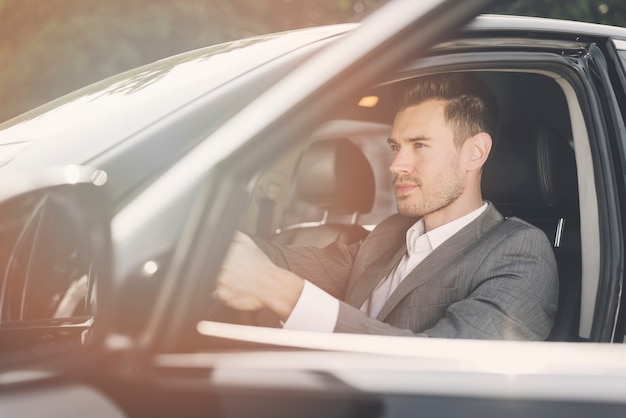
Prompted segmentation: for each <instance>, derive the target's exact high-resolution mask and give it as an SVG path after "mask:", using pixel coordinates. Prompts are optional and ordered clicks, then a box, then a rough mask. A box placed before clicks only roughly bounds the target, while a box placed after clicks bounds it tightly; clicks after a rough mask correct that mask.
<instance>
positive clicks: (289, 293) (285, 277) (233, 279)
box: [215, 232, 304, 321]
mask: <svg viewBox="0 0 626 418" xmlns="http://www.w3.org/2000/svg"><path fill="white" fill-rule="evenodd" d="M303 287H304V281H303V280H302V279H301V278H300V277H298V276H296V275H295V274H293V273H291V272H289V271H287V270H284V269H281V268H280V267H278V266H276V265H275V264H274V263H272V261H271V260H270V259H269V258H268V257H267V255H265V253H264V252H263V251H261V249H260V248H259V247H257V246H256V244H255V243H254V241H252V240H251V239H250V238H249V237H248V236H247V235H245V234H243V233H241V232H237V233H236V235H235V237H234V239H233V242H232V244H231V246H230V249H229V251H228V254H227V255H226V259H225V260H224V263H223V265H222V272H221V273H220V275H219V277H218V279H217V289H216V291H215V295H216V296H217V298H218V299H220V300H221V301H222V302H223V303H224V304H226V305H228V306H230V307H231V308H235V309H238V310H244V311H255V310H259V309H261V308H268V309H270V310H272V311H274V313H276V314H277V315H278V317H279V318H280V319H281V320H283V321H284V320H286V319H287V318H288V317H289V315H290V314H291V311H292V310H293V307H294V306H295V304H296V302H297V301H298V298H299V297H300V293H301V292H302V288H303Z"/></svg>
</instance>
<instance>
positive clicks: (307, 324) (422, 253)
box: [283, 202, 487, 332]
mask: <svg viewBox="0 0 626 418" xmlns="http://www.w3.org/2000/svg"><path fill="white" fill-rule="evenodd" d="M485 209H487V203H486V202H485V203H483V204H482V206H481V207H479V208H478V209H476V210H474V211H473V212H470V213H468V214H467V215H465V216H462V217H460V218H458V219H455V220H454V221H452V222H448V223H447V224H444V225H441V226H439V227H437V228H435V229H433V230H432V231H428V232H427V233H424V221H423V220H422V219H420V220H419V221H417V222H416V223H415V224H414V225H413V226H412V227H411V228H409V230H408V231H407V233H406V248H407V251H406V253H405V254H404V256H403V257H402V259H401V260H400V262H399V263H398V265H397V266H396V268H395V269H394V270H393V271H392V272H391V273H390V274H389V275H388V276H387V277H386V278H385V279H384V280H382V281H381V282H380V283H379V284H378V286H376V288H375V289H374V291H373V292H372V294H371V295H370V297H369V298H368V299H367V300H366V301H365V303H364V304H363V306H361V310H362V311H363V312H366V313H367V314H368V315H369V316H370V317H372V318H375V317H376V316H377V315H378V313H379V312H380V310H381V309H382V307H383V305H384V304H385V302H386V301H387V299H388V298H389V296H391V294H392V293H393V291H394V290H395V289H396V288H397V287H398V285H399V284H400V282H401V281H402V280H403V279H404V278H405V277H406V276H407V275H408V274H409V273H410V272H411V271H412V270H413V269H415V267H417V266H418V265H419V263H421V262H422V260H424V259H425V258H426V257H427V256H428V255H429V254H430V253H431V252H432V251H433V250H434V249H435V248H437V247H438V246H439V245H441V244H442V243H443V242H444V241H446V240H447V239H448V238H450V237H451V236H452V235H454V234H455V233H457V232H458V231H460V230H461V229H462V228H463V227H464V226H466V225H467V224H469V223H470V222H472V221H473V220H474V219H476V218H477V217H478V216H479V215H480V214H481V213H483V212H484V211H485ZM338 316H339V300H338V299H336V298H335V297H333V296H331V295H329V294H328V293H326V292H325V291H323V290H322V289H320V288H319V287H317V286H315V285H314V284H313V283H311V282H309V281H308V280H305V281H304V288H303V289H302V293H301V294H300V297H299V298H298V302H297V303H296V306H295V307H294V309H293V311H291V314H290V315H289V318H287V320H286V321H285V323H284V324H283V328H286V329H299V330H307V331H319V332H332V331H333V330H334V329H335V325H336V324H337V317H338Z"/></svg>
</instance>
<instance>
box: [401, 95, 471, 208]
mask: <svg viewBox="0 0 626 418" xmlns="http://www.w3.org/2000/svg"><path fill="white" fill-rule="evenodd" d="M444 108H445V102H443V101H441V100H429V101H426V102H424V103H421V104H419V105H415V106H411V107H408V108H406V109H404V110H402V111H400V112H398V114H397V115H396V117H395V120H394V123H393V127H392V129H391V136H390V138H389V145H390V147H391V150H392V152H393V154H394V158H393V162H392V163H391V166H390V167H389V169H390V170H391V172H392V173H393V175H394V179H393V185H394V188H395V193H396V201H397V205H398V212H399V213H400V214H402V215H405V216H411V217H420V216H424V215H428V214H431V213H434V212H437V211H439V210H440V209H444V208H446V207H448V206H449V205H450V204H451V203H452V202H454V201H455V200H456V199H457V198H458V197H459V196H460V195H461V194H462V193H463V190H464V187H465V175H464V173H463V171H462V170H461V167H460V153H461V149H460V148H458V147H457V146H456V145H455V143H454V133H453V131H452V129H451V128H450V127H449V125H448V123H447V122H446V121H445V118H444Z"/></svg>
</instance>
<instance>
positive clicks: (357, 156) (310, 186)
mask: <svg viewBox="0 0 626 418" xmlns="http://www.w3.org/2000/svg"><path fill="white" fill-rule="evenodd" d="M296 181H297V187H298V192H299V194H300V196H301V197H302V198H303V199H304V200H306V201H307V202H309V203H311V204H313V205H315V206H317V207H319V208H322V209H324V210H328V211H332V212H337V213H354V212H358V213H361V214H362V213H368V212H369V211H370V210H372V207H373V205H374V197H375V183H374V172H373V171H372V167H371V166H370V164H369V161H368V160H367V158H366V157H365V155H363V153H362V152H361V150H360V149H359V147H357V146H356V145H355V144H354V143H352V142H351V141H350V140H348V139H343V138H342V139H333V140H326V141H318V142H314V143H312V144H311V145H310V146H309V148H308V149H307V150H306V151H305V152H304V154H303V156H302V159H301V161H300V164H299V166H298V171H297V174H296Z"/></svg>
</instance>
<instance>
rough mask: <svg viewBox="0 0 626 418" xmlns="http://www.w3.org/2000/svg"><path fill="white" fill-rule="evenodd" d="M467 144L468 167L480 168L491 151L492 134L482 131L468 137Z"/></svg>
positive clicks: (470, 168)
mask: <svg viewBox="0 0 626 418" xmlns="http://www.w3.org/2000/svg"><path fill="white" fill-rule="evenodd" d="M465 145H466V146H467V149H466V151H467V153H468V154H467V156H468V158H467V164H468V165H467V169H468V170H469V171H473V170H480V169H481V168H482V166H483V165H485V161H487V157H489V152H490V151H491V146H492V141H491V135H489V134H488V133H486V132H480V133H477V134H476V135H474V136H472V137H470V138H468V139H467V140H466V141H465Z"/></svg>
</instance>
